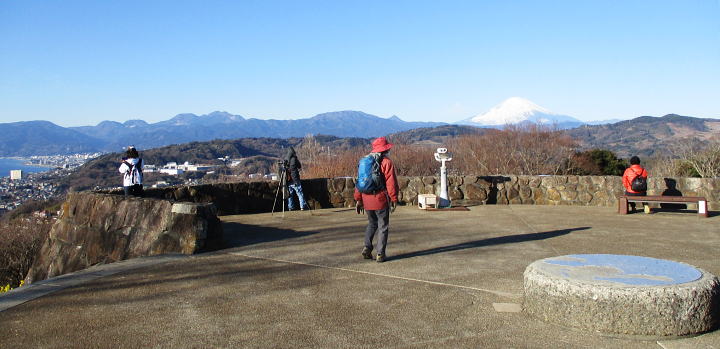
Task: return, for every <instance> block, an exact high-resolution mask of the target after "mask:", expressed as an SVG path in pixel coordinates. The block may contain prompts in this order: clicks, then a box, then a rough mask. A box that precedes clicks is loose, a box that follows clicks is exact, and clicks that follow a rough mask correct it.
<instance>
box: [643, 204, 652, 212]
mask: <svg viewBox="0 0 720 349" xmlns="http://www.w3.org/2000/svg"><path fill="white" fill-rule="evenodd" d="M644 209H645V213H651V212H652V210H651V209H650V205H645V206H644Z"/></svg>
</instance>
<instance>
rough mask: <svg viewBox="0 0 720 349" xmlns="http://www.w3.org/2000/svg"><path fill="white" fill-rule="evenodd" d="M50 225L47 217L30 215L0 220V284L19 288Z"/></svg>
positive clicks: (50, 221) (50, 220)
mask: <svg viewBox="0 0 720 349" xmlns="http://www.w3.org/2000/svg"><path fill="white" fill-rule="evenodd" d="M52 224H53V220H52V219H51V218H44V217H42V218H41V217H35V216H33V215H32V214H30V215H23V216H21V217H16V218H13V219H9V218H8V219H3V220H0V285H10V288H14V287H17V286H18V285H20V283H21V282H22V280H23V279H24V278H25V275H27V272H28V271H29V270H30V267H31V266H32V263H33V262H34V261H35V257H36V256H37V254H38V252H39V251H40V248H41V247H42V244H43V243H44V242H45V239H46V238H47V236H48V233H49V232H50V228H51V227H52Z"/></svg>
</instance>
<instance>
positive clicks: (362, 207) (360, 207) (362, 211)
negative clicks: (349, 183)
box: [355, 201, 365, 214]
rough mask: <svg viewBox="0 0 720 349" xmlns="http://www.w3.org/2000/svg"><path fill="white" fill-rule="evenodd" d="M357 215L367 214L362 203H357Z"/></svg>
mask: <svg viewBox="0 0 720 349" xmlns="http://www.w3.org/2000/svg"><path fill="white" fill-rule="evenodd" d="M355 213H357V214H361V213H365V207H364V206H363V204H362V202H361V201H355Z"/></svg>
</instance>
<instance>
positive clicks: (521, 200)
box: [146, 176, 720, 215]
mask: <svg viewBox="0 0 720 349" xmlns="http://www.w3.org/2000/svg"><path fill="white" fill-rule="evenodd" d="M438 182H439V181H438V179H437V178H436V177H432V176H425V177H398V184H399V187H400V193H399V195H398V196H399V200H400V202H401V203H403V204H406V205H416V204H417V195H418V194H439V184H438ZM302 183H303V191H304V193H305V197H306V199H307V201H308V203H309V205H310V206H311V207H313V208H326V207H350V206H353V205H354V204H355V201H354V199H353V190H354V188H355V180H354V178H330V179H310V180H303V181H302ZM623 193H624V188H623V186H622V179H621V177H617V176H449V177H448V195H449V196H450V199H451V200H452V202H453V204H454V205H487V204H513V205H515V204H526V205H578V206H609V207H613V206H616V205H617V198H618V197H619V196H620V195H623ZM276 194H277V196H278V199H277V201H278V202H277V203H276V206H275V209H276V210H280V209H281V206H280V201H282V192H278V190H277V182H249V183H223V184H208V185H199V186H192V187H169V188H152V189H148V190H146V196H147V197H155V198H162V199H169V200H175V201H191V202H213V203H214V204H215V205H216V207H217V208H218V214H220V215H225V214H237V213H248V212H268V211H270V210H272V207H273V202H274V199H275V196H276ZM648 194H649V195H665V194H672V195H682V196H704V197H706V198H707V200H708V205H709V208H710V210H719V209H720V179H717V178H714V179H712V178H652V177H651V178H649V180H648Z"/></svg>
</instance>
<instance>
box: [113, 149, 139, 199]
mask: <svg viewBox="0 0 720 349" xmlns="http://www.w3.org/2000/svg"><path fill="white" fill-rule="evenodd" d="M142 170H143V161H142V159H141V158H140V154H138V151H137V149H135V147H133V146H130V147H128V150H127V152H126V153H125V158H124V159H123V160H122V163H121V164H120V168H119V169H118V171H120V173H122V174H123V190H124V191H125V196H128V195H132V196H142V194H143V186H142V180H143V173H142Z"/></svg>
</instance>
